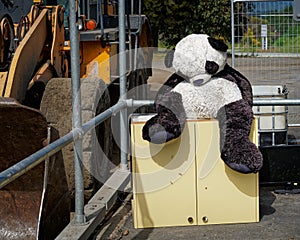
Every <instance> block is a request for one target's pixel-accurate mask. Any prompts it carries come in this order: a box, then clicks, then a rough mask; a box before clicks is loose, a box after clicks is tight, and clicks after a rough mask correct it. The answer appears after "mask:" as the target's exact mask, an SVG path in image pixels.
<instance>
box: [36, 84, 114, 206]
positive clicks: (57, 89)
mask: <svg viewBox="0 0 300 240" xmlns="http://www.w3.org/2000/svg"><path fill="white" fill-rule="evenodd" d="M81 106H82V123H83V124H84V123H85V122H87V121H88V120H90V119H92V118H94V117H95V116H96V115H98V114H99V113H101V112H103V111H104V110H106V109H107V108H109V107H110V99H109V93H108V90H107V87H106V84H105V83H104V82H103V81H102V80H100V79H98V78H83V79H81ZM41 111H42V112H43V114H44V115H45V117H46V119H47V121H48V123H49V124H50V125H51V126H52V127H54V128H55V129H56V130H57V131H58V132H59V135H60V137H62V136H64V135H65V134H67V133H69V132H70V131H71V130H72V87H71V79H70V78H53V79H51V80H50V81H49V82H48V84H47V86H46V89H45V92H44V95H43V99H42V102H41ZM111 139H112V134H111V131H110V119H107V120H105V121H104V122H103V123H101V124H100V125H99V126H97V127H96V128H93V129H92V130H90V131H89V132H88V133H87V134H85V136H84V138H83V143H82V148H83V159H82V162H83V166H84V170H83V176H84V189H85V200H86V201H87V200H88V199H89V198H90V197H91V196H92V194H93V193H94V191H96V190H97V189H98V188H99V187H101V186H102V183H104V182H105V181H106V180H107V179H108V177H109V176H110V171H111V169H112V168H114V165H113V164H112V163H111V162H110V158H111V154H112V144H111ZM62 154H63V159H64V164H65V168H66V175H67V180H68V186H69V190H70V192H71V196H73V197H74V188H75V187H74V186H75V181H74V148H73V144H69V145H68V146H66V147H65V148H63V150H62Z"/></svg>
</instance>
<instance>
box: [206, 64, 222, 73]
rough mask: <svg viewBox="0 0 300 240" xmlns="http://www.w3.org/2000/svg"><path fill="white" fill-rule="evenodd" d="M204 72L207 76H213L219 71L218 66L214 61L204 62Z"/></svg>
mask: <svg viewBox="0 0 300 240" xmlns="http://www.w3.org/2000/svg"><path fill="white" fill-rule="evenodd" d="M205 70H206V72H207V73H208V74H215V73H216V72H217V71H218V70H219V65H218V64H217V63H215V62H214V61H206V63H205Z"/></svg>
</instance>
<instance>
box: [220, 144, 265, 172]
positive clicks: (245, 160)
mask: <svg viewBox="0 0 300 240" xmlns="http://www.w3.org/2000/svg"><path fill="white" fill-rule="evenodd" d="M221 158H222V159H223V161H224V162H225V163H226V164H227V165H228V166H229V167H230V168H231V169H233V170H235V171H238V172H240V173H256V172H258V171H259V170H260V169H261V168H262V164H263V157H262V154H261V153H260V151H259V149H258V148H257V147H256V146H255V144H253V143H252V142H250V141H249V140H248V139H245V140H240V141H239V142H237V143H236V144H234V145H231V147H226V144H225V146H224V147H223V149H222V153H221Z"/></svg>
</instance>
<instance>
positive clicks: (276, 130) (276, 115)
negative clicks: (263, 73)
mask: <svg viewBox="0 0 300 240" xmlns="http://www.w3.org/2000/svg"><path fill="white" fill-rule="evenodd" d="M252 90H253V98H254V99H256V100H257V99H263V100H268V99H270V100H272V99H286V98H287V89H286V88H285V87H284V86H278V85H275V86H270V85H256V86H252ZM253 112H254V114H255V116H256V117H257V119H258V129H259V133H260V135H261V136H262V135H264V134H265V135H266V134H268V133H270V134H272V135H273V136H270V137H271V138H272V140H271V142H272V143H271V144H272V145H276V144H282V143H284V142H282V141H279V142H278V143H276V142H277V141H276V142H275V138H276V135H278V134H281V135H282V134H284V135H286V133H287V106H253ZM283 139H285V137H283ZM267 145H268V144H267Z"/></svg>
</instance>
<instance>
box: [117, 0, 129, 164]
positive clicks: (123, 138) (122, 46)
mask: <svg viewBox="0 0 300 240" xmlns="http://www.w3.org/2000/svg"><path fill="white" fill-rule="evenodd" d="M119 76H120V99H119V101H125V100H126V99H127V95H126V33H125V0H119ZM126 123H127V110H126V109H123V110H122V111H121V112H120V154H121V155H120V158H121V164H120V168H121V170H128V165H127V126H126Z"/></svg>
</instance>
